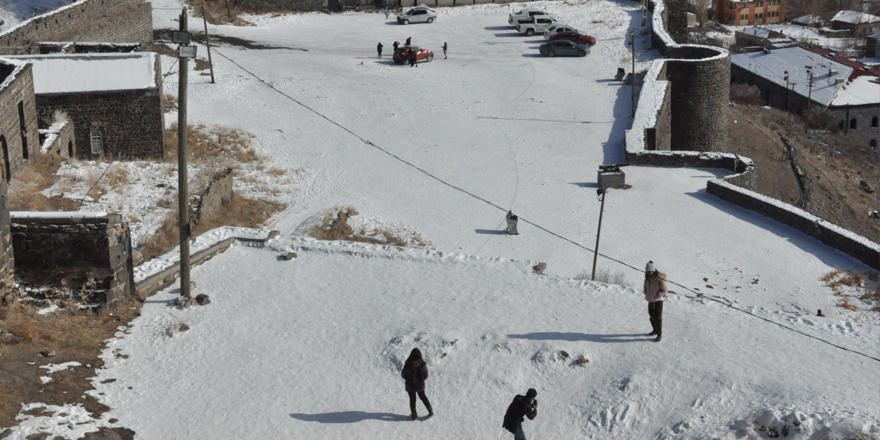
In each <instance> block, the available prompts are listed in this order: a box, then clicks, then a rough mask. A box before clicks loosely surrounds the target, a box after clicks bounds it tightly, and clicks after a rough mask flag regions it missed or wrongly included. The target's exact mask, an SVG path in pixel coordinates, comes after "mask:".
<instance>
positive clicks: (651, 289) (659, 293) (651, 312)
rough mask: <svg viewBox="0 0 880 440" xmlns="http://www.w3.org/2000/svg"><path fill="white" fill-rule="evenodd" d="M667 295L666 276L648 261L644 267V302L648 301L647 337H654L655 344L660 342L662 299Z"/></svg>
mask: <svg viewBox="0 0 880 440" xmlns="http://www.w3.org/2000/svg"><path fill="white" fill-rule="evenodd" d="M667 293H669V289H668V288H667V287H666V274H665V273H661V272H660V271H659V270H657V269H656V268H655V267H654V262H653V261H649V262H648V264H647V265H646V266H645V300H646V301H648V317H649V318H650V319H651V333H648V336H654V335H656V336H657V339H656V342H660V338H661V337H662V336H663V299H664V298H666V294H667Z"/></svg>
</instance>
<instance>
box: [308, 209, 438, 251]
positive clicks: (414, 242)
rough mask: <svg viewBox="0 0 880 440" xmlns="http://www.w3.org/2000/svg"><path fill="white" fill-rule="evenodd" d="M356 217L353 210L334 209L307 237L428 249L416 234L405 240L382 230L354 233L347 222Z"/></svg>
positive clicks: (355, 212) (423, 240) (426, 244)
mask: <svg viewBox="0 0 880 440" xmlns="http://www.w3.org/2000/svg"><path fill="white" fill-rule="evenodd" d="M356 215H358V211H357V210H356V209H354V208H351V207H349V208H335V209H333V211H331V212H330V213H328V214H327V215H325V216H324V218H323V220H322V221H321V223H320V224H318V225H316V226H315V227H313V228H312V229H311V230H310V231H309V235H310V236H312V237H314V238H317V239H318V240H346V241H357V242H361V243H372V244H383V245H391V246H401V247H414V248H419V249H424V248H428V247H429V245H428V243H427V241H426V240H425V239H424V238H422V237H420V236H418V234H415V236H414V237H412V238H409V239H407V238H405V237H399V236H397V235H395V234H394V233H393V232H392V231H388V230H383V229H379V230H376V231H372V233H368V232H367V231H366V230H364V229H363V228H361V229H359V230H357V231H355V230H354V229H353V228H352V227H351V226H350V225H349V224H348V221H349V218H350V217H353V216H356Z"/></svg>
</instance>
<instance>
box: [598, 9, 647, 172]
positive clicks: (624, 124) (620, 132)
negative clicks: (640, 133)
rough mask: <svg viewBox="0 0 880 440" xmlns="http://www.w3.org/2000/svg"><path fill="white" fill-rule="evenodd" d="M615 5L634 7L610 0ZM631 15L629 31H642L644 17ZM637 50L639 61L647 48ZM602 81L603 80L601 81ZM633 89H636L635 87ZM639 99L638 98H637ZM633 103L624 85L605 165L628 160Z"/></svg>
mask: <svg viewBox="0 0 880 440" xmlns="http://www.w3.org/2000/svg"><path fill="white" fill-rule="evenodd" d="M609 1H611V2H613V3H620V5H621V6H622V7H632V2H629V1H625V0H609ZM628 13H629V28H628V29H636V30H640V29H641V22H642V15H641V11H639V10H632V11H628ZM627 39H628V37H624V41H626V40H627ZM641 41H642V38H641V37H639V38H636V42H637V43H641ZM636 48H637V49H640V52H637V53H636V57H637V58H636V60H638V58H640V57H639V55H641V57H644V54H645V50H646V49H647V47H646V46H645V45H644V44H638V45H637V46H636ZM620 67H623V68H624V69H626V70H627V71H629V70H630V69H631V68H632V67H631V65H627V66H620ZM614 74H615V72H608V77H609V78H612V77H614ZM600 81H601V80H600ZM632 87H635V85H633V86H632ZM637 98H638V97H637ZM631 102H632V88H631V87H626V86H623V85H622V83H621V85H620V86H618V88H617V99H616V100H615V101H614V125H613V126H611V134H610V135H609V137H608V141H606V142H605V143H604V144H602V153H603V155H604V158H603V160H602V163H603V164H612V163H623V161H624V160H625V159H626V155H625V154H624V151H623V149H624V148H625V147H624V144H623V138H624V136H625V135H626V130H627V129H628V128H631V127H632V122H633V120H632V118H630V115H631V112H632V111H633V110H634V109H632V108H631Z"/></svg>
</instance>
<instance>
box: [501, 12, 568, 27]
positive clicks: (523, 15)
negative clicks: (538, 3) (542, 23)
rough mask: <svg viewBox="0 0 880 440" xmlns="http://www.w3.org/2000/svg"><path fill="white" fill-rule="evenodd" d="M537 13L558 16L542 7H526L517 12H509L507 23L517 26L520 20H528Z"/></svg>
mask: <svg viewBox="0 0 880 440" xmlns="http://www.w3.org/2000/svg"><path fill="white" fill-rule="evenodd" d="M535 15H547V16H550V17H552V18H556V16H555V15H553V14H550V13H547V12H544V11H542V10H540V9H534V8H525V9H520V10H519V11H516V12H512V13H510V14H507V24H512V25H514V26H516V25H517V24H518V23H519V22H521V21H528V20H530V19H531V18H532V17H534V16H535Z"/></svg>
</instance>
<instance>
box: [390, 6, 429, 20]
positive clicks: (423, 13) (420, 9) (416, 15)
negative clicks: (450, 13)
mask: <svg viewBox="0 0 880 440" xmlns="http://www.w3.org/2000/svg"><path fill="white" fill-rule="evenodd" d="M435 18H437V12H436V11H434V10H433V9H431V8H429V7H427V6H416V7H415V8H412V9H410V10H409V11H406V12H404V13H403V14H400V15H398V16H397V22H398V23H400V24H410V23H433V22H434V19H435Z"/></svg>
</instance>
